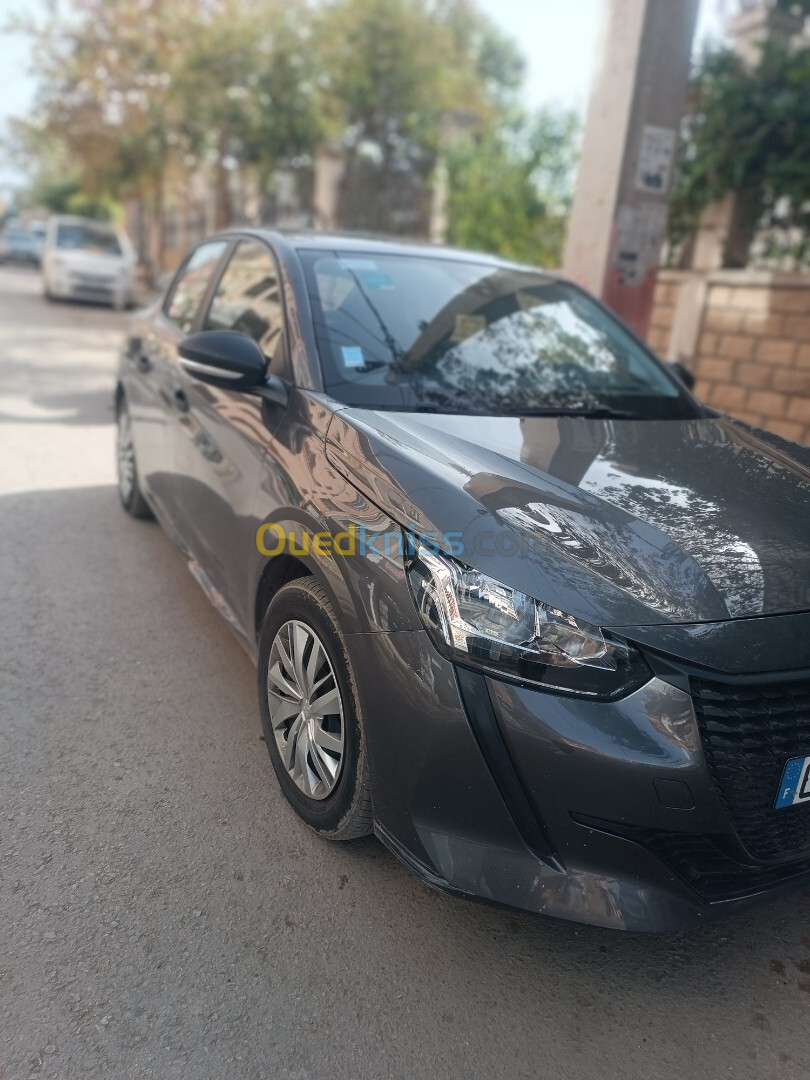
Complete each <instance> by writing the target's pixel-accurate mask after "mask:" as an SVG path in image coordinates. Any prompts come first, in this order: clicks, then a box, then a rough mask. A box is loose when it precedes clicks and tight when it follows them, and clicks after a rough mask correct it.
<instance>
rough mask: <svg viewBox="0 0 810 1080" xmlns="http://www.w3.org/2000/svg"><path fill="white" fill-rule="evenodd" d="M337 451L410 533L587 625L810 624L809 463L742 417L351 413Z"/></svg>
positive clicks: (337, 426) (338, 424)
mask: <svg viewBox="0 0 810 1080" xmlns="http://www.w3.org/2000/svg"><path fill="white" fill-rule="evenodd" d="M326 452H327V456H328V457H329V459H330V461H331V462H332V464H333V465H334V466H335V467H336V468H338V469H339V470H340V471H341V472H342V473H343V474H344V475H345V476H346V477H347V478H349V479H350V480H351V481H352V483H353V484H354V485H355V486H356V487H357V488H358V489H359V490H360V491H362V492H363V493H364V494H365V495H366V496H367V497H368V499H369V500H370V501H372V502H373V503H375V504H376V505H377V506H379V507H380V508H381V509H383V510H385V511H386V513H387V514H388V515H389V516H390V517H391V518H392V519H393V520H394V521H396V522H398V523H399V524H400V525H403V526H405V527H407V528H410V529H412V530H414V531H415V532H417V533H419V532H422V533H431V532H433V531H435V532H437V533H438V534H439V536H440V537H441V542H442V543H443V544H444V545H446V548H447V550H449V551H451V552H454V553H456V554H457V555H458V556H459V557H460V558H461V559H462V560H463V561H464V562H466V563H468V564H469V565H471V566H474V567H476V568H477V569H479V570H481V571H483V572H484V573H488V574H490V575H492V576H493V577H495V578H497V579H499V580H500V581H502V582H504V583H505V584H507V585H509V586H510V587H512V588H515V589H520V590H521V591H524V592H527V593H529V594H531V595H533V596H535V597H537V598H538V599H540V600H542V601H544V602H545V603H548V604H551V605H553V606H556V607H560V608H562V609H563V610H565V611H568V612H569V613H570V614H572V615H575V616H577V617H578V618H582V619H587V620H588V621H590V622H594V623H599V624H601V625H603V626H642V625H652V624H658V623H682V622H684V623H697V622H713V621H723V620H728V619H741V618H749V617H752V616H761V615H774V614H783V613H788V612H798V611H807V610H810V452H808V451H806V450H803V449H802V448H800V447H797V446H795V445H793V444H791V443H787V442H785V441H784V440H782V439H779V438H777V437H776V436H770V435H767V434H766V433H764V432H754V431H752V430H751V429H749V428H747V427H745V426H744V425H742V424H738V423H737V422H735V421H733V420H730V419H723V418H705V419H694V420H669V421H637V420H601V419H599V420H591V419H583V418H574V417H525V418H520V417H493V418H489V417H480V416H469V417H468V416H452V415H432V414H415V413H404V412H378V411H373V410H369V409H353V408H347V409H342V410H341V411H339V412H337V413H336V414H335V415H334V416H333V418H332V421H331V423H330V426H329V429H328V432H327V438H326Z"/></svg>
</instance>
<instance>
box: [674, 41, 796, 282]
mask: <svg viewBox="0 0 810 1080" xmlns="http://www.w3.org/2000/svg"><path fill="white" fill-rule="evenodd" d="M808 131H810V49H806V48H799V49H786V48H785V47H784V46H782V45H779V44H776V43H773V42H771V43H768V44H766V45H765V46H764V48H763V51H762V58H761V61H760V63H759V64H757V65H756V66H755V67H748V66H746V65H745V64H744V63H743V62H742V61H741V60H740V58H739V57H738V56H737V55H736V54H735V53H734V52H733V51H731V50H729V49H722V50H715V51H710V52H707V53H705V54H704V56H703V57H702V58H701V60H700V62H699V64H698V67H697V70H696V72H695V75H694V77H693V80H692V87H691V93H690V96H689V101H688V106H687V113H686V116H685V119H684V124H683V148H682V151H681V154H680V158H679V163H678V170H677V174H676V178H675V184H674V187H673V194H672V201H671V211H670V241H671V243H672V245H673V246H676V245H677V244H679V243H680V242H681V241H682V240H683V239H684V238H685V237H686V236H688V235H689V233H690V232H691V231H692V230H693V229H694V228H695V227H696V226H697V224H698V221H699V219H700V215H701V213H702V212H703V210H704V209H705V208H706V207H707V206H708V205H709V204H710V203H712V202H715V201H717V200H719V199H722V198H723V197H724V196H725V195H728V194H729V193H735V194H737V196H738V201H739V206H740V210H741V214H742V220H741V222H740V227H739V230H738V232H739V234H741V235H742V237H743V242H742V244H741V247H742V250H743V255H744V254H745V252H746V251H747V248H748V246H749V245H750V242H751V240H752V238H753V236H754V232H755V230H756V229H757V227H759V226H761V225H764V226H766V227H767V226H777V227H779V228H781V229H784V230H788V231H789V233H786V235H788V234H792V235H793V236H795V237H797V238H798V239H797V240H796V241H795V242H794V243H793V252H792V253H793V255H794V258H795V259H796V261H797V262H799V263H800V262H801V261H802V260H803V259H804V258H805V257H806V255H807V252H808V244H809V243H810V206H809V205H808V204H809V203H810V140H808V138H807V132H808ZM730 259H733V256H732V255H731V253H729V254H728V256H727V262H728V261H729V260H730ZM733 261H736V262H739V261H743V262H744V258H743V259H739V258H737V259H734V260H733Z"/></svg>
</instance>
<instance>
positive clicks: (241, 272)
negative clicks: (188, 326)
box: [205, 240, 287, 377]
mask: <svg viewBox="0 0 810 1080" xmlns="http://www.w3.org/2000/svg"><path fill="white" fill-rule="evenodd" d="M205 329H206V330H237V331H239V332H240V333H242V334H248V335H249V336H250V337H252V338H253V340H254V341H256V342H258V344H259V345H260V346H261V350H262V352H263V353H264V355H265V356H266V357H267V359H268V370H269V371H270V372H271V373H272V374H273V375H280V376H282V377H285V376H286V375H287V364H286V351H285V348H284V317H283V308H282V303H281V289H280V283H279V274H278V268H277V266H276V261H275V259H274V258H273V256H272V255H271V253H270V251H269V250H268V248H266V247H265V246H264V244H259V243H257V242H256V241H254V240H243V241H242V242H241V243H240V244H239V246H238V247H237V248H236V250H235V251H234V253H233V255H232V256H231V258H230V261H229V262H228V265H227V267H226V268H225V272H224V273H223V275H222V277H221V278H220V280H219V284H218V285H217V289H216V292H215V293H214V296H213V299H212V300H211V306H210V308H209V309H208V315H207V316H206V319H205Z"/></svg>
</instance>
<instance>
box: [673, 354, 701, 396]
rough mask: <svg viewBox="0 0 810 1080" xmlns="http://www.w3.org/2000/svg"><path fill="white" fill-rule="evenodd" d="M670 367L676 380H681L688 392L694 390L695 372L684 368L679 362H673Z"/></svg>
mask: <svg viewBox="0 0 810 1080" xmlns="http://www.w3.org/2000/svg"><path fill="white" fill-rule="evenodd" d="M669 366H670V368H671V369H672V373H673V374H674V376H675V378H676V379H679V380H680V381H681V382H682V383H683V385H684V386H685V387H686V389H687V390H694V388H695V374H694V372H693V371H690V370H689V368H688V367H684V365H683V364H681V363H680V362H679V361H678V360H672V361H671V362H670V365H669Z"/></svg>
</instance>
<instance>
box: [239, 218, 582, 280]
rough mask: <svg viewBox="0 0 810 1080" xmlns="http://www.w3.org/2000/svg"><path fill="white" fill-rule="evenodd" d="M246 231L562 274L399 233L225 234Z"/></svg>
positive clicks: (308, 244)
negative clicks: (391, 235) (409, 238)
mask: <svg viewBox="0 0 810 1080" xmlns="http://www.w3.org/2000/svg"><path fill="white" fill-rule="evenodd" d="M228 234H231V235H233V234H236V235H242V236H244V235H245V234H249V235H253V236H259V237H262V238H263V239H265V240H267V241H270V242H272V241H273V240H275V239H281V240H283V241H284V242H285V243H286V244H289V246H290V247H292V248H294V249H296V250H297V251H322V250H324V249H334V248H339V249H340V250H341V251H346V252H350V251H351V252H356V253H358V254H360V253H363V254H366V255H385V254H388V255H392V254H396V255H423V256H424V255H429V256H430V257H431V258H436V259H448V260H454V261H458V262H476V263H479V264H483V265H486V266H492V267H501V268H510V269H521V270H526V269H531V270H535V271H537V270H539V271H540V272H541V273H543V274H546V275H547V276H548V277H553V278H561V275H560V274H558V273H557V272H555V271H553V270H546V269H545V268H543V267H537V266H531V265H530V264H528V263H520V262H515V261H513V260H510V259H503V258H501V257H500V256H497V255H491V254H487V253H486V252H481V251H467V250H464V249H463V248H453V247H446V246H443V245H439V244H432V243H430V242H428V241H427V240H425V241H419V240H402V239H400V238H399V237H388V236H380V235H374V234H364V233H346V232H317V231H315V230H313V231H311V232H310V231H290V232H287V231H286V230H283V229H264V228H248V227H244V228H240V229H230V230H226V232H225V235H228Z"/></svg>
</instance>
